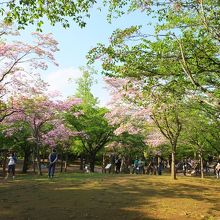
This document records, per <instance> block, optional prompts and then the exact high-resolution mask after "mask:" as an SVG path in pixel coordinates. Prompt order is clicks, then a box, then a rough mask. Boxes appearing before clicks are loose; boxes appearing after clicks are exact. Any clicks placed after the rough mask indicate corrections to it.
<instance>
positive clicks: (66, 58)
mask: <svg viewBox="0 0 220 220" xmlns="http://www.w3.org/2000/svg"><path fill="white" fill-rule="evenodd" d="M146 19H147V17H146V16H145V15H144V14H141V12H136V13H132V14H130V15H125V16H123V17H122V18H118V19H114V20H113V21H112V24H109V23H108V22H107V19H106V11H102V12H100V11H98V10H96V9H95V8H94V9H93V10H92V11H91V17H90V19H89V20H88V22H87V25H86V27H85V28H82V29H81V28H80V27H78V26H77V25H76V24H75V23H74V22H71V26H70V28H68V29H64V28H63V27H62V26H61V25H60V24H57V25H56V26H54V27H52V26H50V25H47V24H45V25H44V26H43V32H45V33H48V32H51V33H53V35H54V38H55V39H56V40H57V41H58V42H59V49H60V51H59V52H58V53H57V54H56V60H57V62H58V63H59V67H55V66H49V68H48V70H46V72H44V73H42V78H43V79H45V80H46V81H48V82H49V84H51V88H52V89H56V90H59V91H61V92H62V93H63V95H64V97H67V96H69V95H73V94H74V91H75V85H74V83H73V82H72V83H70V82H69V81H68V79H69V78H73V79H76V78H78V77H80V76H81V73H80V71H79V69H78V68H79V67H80V66H85V65H86V57H85V56H86V54H87V52H88V51H89V50H90V49H91V48H92V47H94V46H96V44H97V43H99V42H100V43H105V44H107V43H108V41H109V37H110V35H111V34H112V32H113V31H114V30H115V29H116V28H126V27H129V26H131V25H140V24H145V23H148V22H149V20H148V21H147V20H146ZM34 28H36V27H28V28H26V29H25V31H22V32H21V34H22V36H23V37H24V39H27V40H28V37H29V36H30V35H29V34H30V32H31V31H34V30H35V29H34ZM94 66H95V68H96V69H98V70H99V72H100V67H99V65H98V64H95V65H94ZM102 77H103V76H101V74H98V75H97V76H96V78H97V81H98V83H97V84H96V85H94V87H93V90H92V91H93V94H94V95H95V96H96V97H98V98H99V99H100V104H101V105H105V104H106V103H107V102H108V101H109V100H110V97H109V94H108V92H107V91H106V89H104V87H105V84H104V82H103V80H102Z"/></svg>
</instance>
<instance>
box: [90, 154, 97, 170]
mask: <svg viewBox="0 0 220 220" xmlns="http://www.w3.org/2000/svg"><path fill="white" fill-rule="evenodd" d="M95 156H96V153H94V152H91V153H90V155H89V166H90V172H92V173H94V171H95Z"/></svg>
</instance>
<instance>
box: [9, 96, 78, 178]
mask: <svg viewBox="0 0 220 220" xmlns="http://www.w3.org/2000/svg"><path fill="white" fill-rule="evenodd" d="M13 102H14V104H13V105H14V106H15V107H16V108H17V109H19V111H16V112H15V113H14V114H12V115H10V117H8V118H7V123H8V124H13V123H15V122H16V121H24V122H25V123H26V124H28V126H29V127H30V129H31V135H32V136H31V137H30V138H29V140H32V141H33V142H34V143H35V149H34V150H35V156H36V158H37V166H38V173H39V174H40V175H42V171H41V158H40V149H41V146H42V145H43V144H45V143H49V144H51V145H50V146H51V147H54V144H55V141H56V140H55V138H54V140H53V142H52V141H51V136H54V137H55V136H56V135H57V134H58V133H59V132H60V133H61V134H59V136H58V135H57V137H56V139H58V138H59V137H61V136H62V137H63V138H67V137H68V136H69V135H72V134H70V132H69V131H68V130H64V125H63V121H62V120H61V113H62V112H64V111H67V110H68V109H69V108H71V107H72V106H73V105H77V104H79V103H81V100H80V99H77V98H71V99H68V100H65V101H60V100H55V97H52V98H51V97H50V96H48V95H46V94H43V93H42V94H33V95H32V96H29V97H28V96H24V95H21V96H17V97H15V98H14V100H13ZM59 128H62V129H63V131H62V130H59Z"/></svg>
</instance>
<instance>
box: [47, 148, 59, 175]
mask: <svg viewBox="0 0 220 220" xmlns="http://www.w3.org/2000/svg"><path fill="white" fill-rule="evenodd" d="M48 159H49V166H48V177H49V178H53V177H54V172H55V167H56V162H57V159H58V157H57V152H56V150H55V149H53V150H52V152H51V153H50V155H49V157H48Z"/></svg>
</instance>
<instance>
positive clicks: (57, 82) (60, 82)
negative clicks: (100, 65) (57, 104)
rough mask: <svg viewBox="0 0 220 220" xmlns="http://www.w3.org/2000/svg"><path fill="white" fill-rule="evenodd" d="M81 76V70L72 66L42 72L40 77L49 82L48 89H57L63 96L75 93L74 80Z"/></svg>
mask: <svg viewBox="0 0 220 220" xmlns="http://www.w3.org/2000/svg"><path fill="white" fill-rule="evenodd" d="M81 76H82V72H80V70H79V69H76V68H73V67H69V68H65V69H59V70H57V71H55V72H51V73H46V74H45V73H44V74H42V78H43V79H44V80H45V81H46V82H47V83H48V84H49V90H51V91H59V92H60V93H61V95H63V96H64V97H67V96H70V95H73V94H74V93H75V87H76V86H75V83H74V80H76V79H78V78H80V77H81Z"/></svg>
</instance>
